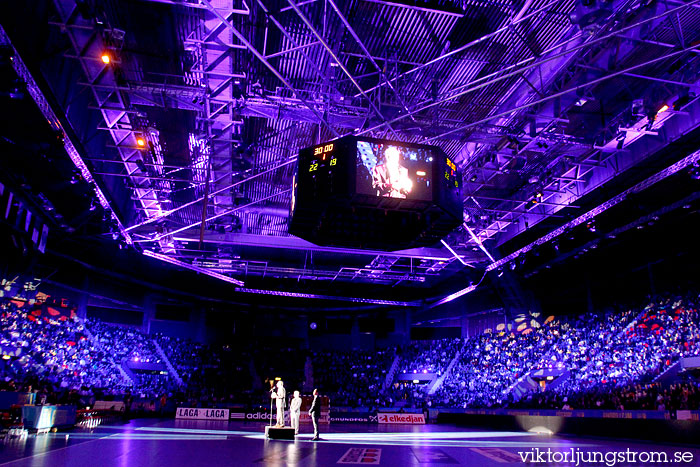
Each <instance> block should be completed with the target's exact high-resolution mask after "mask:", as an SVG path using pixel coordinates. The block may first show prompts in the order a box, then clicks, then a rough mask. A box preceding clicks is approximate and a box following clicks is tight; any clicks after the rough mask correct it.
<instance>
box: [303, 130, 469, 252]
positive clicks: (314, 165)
mask: <svg viewBox="0 0 700 467" xmlns="http://www.w3.org/2000/svg"><path fill="white" fill-rule="evenodd" d="M461 184H462V179H461V176H460V173H459V171H457V169H456V166H455V164H454V162H453V161H452V160H450V158H448V157H447V156H445V154H444V153H443V152H442V150H441V149H440V148H438V147H436V146H426V145H417V144H407V143H399V142H395V141H387V140H379V139H371V138H363V137H355V136H350V137H345V138H341V139H338V140H335V141H330V142H327V143H324V144H320V145H318V146H313V147H310V148H306V149H304V150H302V151H300V152H299V159H298V168H297V174H296V176H295V178H294V187H293V192H292V203H291V216H290V219H291V220H290V225H289V232H290V233H291V234H293V235H296V236H297V237H300V238H303V239H305V240H308V241H310V242H312V243H315V244H317V245H325V246H338V247H341V246H342V247H353V248H365V249H378V250H386V251H392V250H399V249H406V248H413V247H419V246H428V245H433V244H435V243H437V242H439V241H440V239H442V238H443V237H445V236H446V235H447V234H448V233H450V232H451V231H452V230H454V229H455V228H456V227H457V226H458V225H460V224H461V222H462V198H461Z"/></svg>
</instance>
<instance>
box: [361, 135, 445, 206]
mask: <svg viewBox="0 0 700 467" xmlns="http://www.w3.org/2000/svg"><path fill="white" fill-rule="evenodd" d="M436 159H437V155H436V154H435V152H434V151H432V150H430V149H426V148H412V147H407V146H404V145H399V144H396V143H384V142H370V141H357V156H356V165H357V173H356V175H357V177H356V185H355V187H356V191H357V193H362V194H366V195H375V196H379V197H385V198H398V199H416V200H422V201H431V200H432V199H433V193H432V189H433V187H432V183H433V180H432V179H433V164H434V163H435V162H436Z"/></svg>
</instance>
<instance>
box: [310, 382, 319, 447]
mask: <svg viewBox="0 0 700 467" xmlns="http://www.w3.org/2000/svg"><path fill="white" fill-rule="evenodd" d="M309 415H310V416H311V421H312V422H313V424H314V437H313V438H311V439H312V440H314V441H315V440H318V439H321V438H319V436H318V420H319V418H321V401H320V400H319V398H318V389H314V400H313V402H311V408H310V409H309Z"/></svg>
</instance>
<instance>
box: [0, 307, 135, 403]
mask: <svg viewBox="0 0 700 467" xmlns="http://www.w3.org/2000/svg"><path fill="white" fill-rule="evenodd" d="M0 310H1V311H2V320H1V321H0V346H1V347H2V352H3V355H4V356H5V357H4V358H3V360H2V364H1V366H0V369H1V376H2V378H5V379H7V380H8V381H9V380H14V381H17V382H25V383H26V384H29V385H31V384H32V382H33V383H34V387H35V388H36V387H37V386H36V383H37V382H38V381H44V382H45V384H46V385H47V387H48V386H52V387H53V386H55V387H58V388H62V389H68V390H76V391H78V390H81V389H82V388H84V387H88V388H106V390H108V391H113V392H120V391H124V390H125V389H126V388H127V387H128V382H127V381H126V380H125V379H124V378H123V376H122V375H121V374H120V372H119V371H118V370H117V369H116V368H115V367H114V365H113V364H112V363H111V361H110V358H109V354H108V352H106V351H105V350H104V349H100V348H98V347H96V346H95V345H94V343H93V342H92V341H91V340H90V339H89V338H88V336H87V334H86V332H85V329H84V327H83V325H82V324H81V323H80V322H79V321H77V320H73V319H65V320H60V319H54V318H50V317H47V316H42V317H37V316H35V315H34V314H32V313H31V312H30V311H28V310H25V309H24V308H20V307H19V306H18V305H17V304H15V303H13V302H12V301H9V300H5V301H2V303H0Z"/></svg>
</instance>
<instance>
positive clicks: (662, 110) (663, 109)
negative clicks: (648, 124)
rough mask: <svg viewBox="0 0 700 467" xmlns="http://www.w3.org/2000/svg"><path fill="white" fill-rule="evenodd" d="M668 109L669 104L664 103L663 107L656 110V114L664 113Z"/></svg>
mask: <svg viewBox="0 0 700 467" xmlns="http://www.w3.org/2000/svg"><path fill="white" fill-rule="evenodd" d="M667 110H668V105H666V104H664V105H662V106H661V108H660V109H659V110H658V111H657V112H656V114H657V115H658V114H662V113H664V112H666V111H667Z"/></svg>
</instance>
